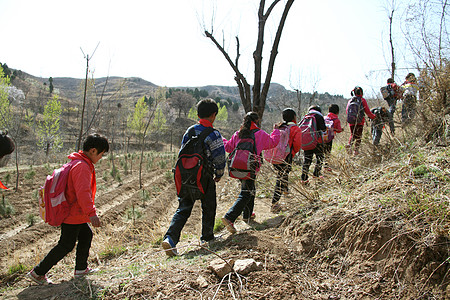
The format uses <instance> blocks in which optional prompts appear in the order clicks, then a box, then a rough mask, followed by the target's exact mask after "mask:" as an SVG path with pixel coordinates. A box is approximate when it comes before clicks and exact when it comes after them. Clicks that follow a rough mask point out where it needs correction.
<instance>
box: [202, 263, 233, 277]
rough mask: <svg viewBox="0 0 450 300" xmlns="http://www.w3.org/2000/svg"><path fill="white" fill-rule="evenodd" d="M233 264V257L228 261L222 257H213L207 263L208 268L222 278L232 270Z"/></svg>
mask: <svg viewBox="0 0 450 300" xmlns="http://www.w3.org/2000/svg"><path fill="white" fill-rule="evenodd" d="M233 265H234V259H230V260H229V261H228V263H226V262H225V261H224V260H223V259H215V260H213V261H211V263H210V264H209V266H208V270H211V271H213V272H214V273H215V274H216V275H217V276H218V277H219V278H222V277H223V276H225V275H227V274H228V273H230V272H231V271H232V270H233Z"/></svg>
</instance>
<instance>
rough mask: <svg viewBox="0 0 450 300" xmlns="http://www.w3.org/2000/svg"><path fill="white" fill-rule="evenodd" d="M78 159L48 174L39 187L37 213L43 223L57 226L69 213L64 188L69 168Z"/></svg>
mask: <svg viewBox="0 0 450 300" xmlns="http://www.w3.org/2000/svg"><path fill="white" fill-rule="evenodd" d="M78 161H81V160H80V159H75V160H72V161H70V162H68V163H66V164H64V165H63V166H62V167H61V168H59V169H55V170H54V171H53V174H52V175H48V176H47V179H46V180H45V183H44V186H42V187H41V188H40V189H39V214H40V216H41V218H42V220H44V222H45V223H48V224H49V225H52V226H59V225H61V224H62V222H63V221H64V219H65V218H66V217H67V216H68V215H69V210H70V206H69V203H67V200H66V195H65V193H64V191H65V190H66V186H67V180H68V178H69V172H70V169H72V166H73V165H75V164H76V163H77V162H78Z"/></svg>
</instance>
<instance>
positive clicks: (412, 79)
mask: <svg viewBox="0 0 450 300" xmlns="http://www.w3.org/2000/svg"><path fill="white" fill-rule="evenodd" d="M402 87H403V88H404V92H403V105H402V123H408V122H409V121H410V120H411V119H412V118H414V116H415V114H416V104H417V91H418V90H419V86H418V85H417V79H416V76H415V75H414V73H409V74H408V75H406V77H405V82H404V83H403V84H402Z"/></svg>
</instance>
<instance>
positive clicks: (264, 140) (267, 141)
mask: <svg viewBox="0 0 450 300" xmlns="http://www.w3.org/2000/svg"><path fill="white" fill-rule="evenodd" d="M222 139H223V144H224V146H225V151H226V152H228V153H231V152H233V150H234V148H236V146H237V144H238V143H239V131H236V132H235V133H234V134H233V136H232V137H231V139H230V140H228V141H227V140H226V139H225V138H224V137H222ZM279 141H280V130H278V129H274V130H273V131H272V133H271V134H270V135H269V134H268V133H267V132H265V131H264V130H262V129H260V130H258V131H257V132H255V144H256V154H257V155H258V156H261V152H262V151H263V150H267V149H271V148H274V147H276V146H277V145H278V142H279ZM257 171H259V168H258V170H257Z"/></svg>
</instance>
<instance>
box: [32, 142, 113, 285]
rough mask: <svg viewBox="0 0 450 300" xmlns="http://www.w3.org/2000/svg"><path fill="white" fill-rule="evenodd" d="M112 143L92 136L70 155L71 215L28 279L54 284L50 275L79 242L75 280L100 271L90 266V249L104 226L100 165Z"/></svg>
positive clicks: (68, 182)
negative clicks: (97, 177) (98, 195)
mask: <svg viewBox="0 0 450 300" xmlns="http://www.w3.org/2000/svg"><path fill="white" fill-rule="evenodd" d="M108 150H109V143H108V140H107V139H106V137H103V136H101V135H99V134H91V135H89V136H88V137H87V138H86V140H85V141H84V142H83V150H80V151H79V152H75V153H72V154H70V155H69V159H71V160H77V161H78V162H77V163H75V164H74V165H73V166H72V168H71V169H70V172H69V177H68V181H67V187H66V190H65V196H66V199H67V202H68V203H69V205H70V211H69V215H68V216H67V217H66V218H65V219H64V221H63V223H62V224H61V236H60V239H59V242H58V244H57V245H56V246H55V247H53V249H52V250H50V252H49V253H48V254H47V256H46V257H45V258H44V259H43V260H42V261H41V262H40V263H39V264H38V265H37V266H36V267H34V269H33V270H31V271H30V272H29V273H28V274H27V277H28V278H29V279H31V280H32V281H34V282H36V283H38V284H41V285H42V284H51V283H52V282H51V281H50V280H49V279H47V276H46V274H47V272H48V271H49V270H50V269H51V268H52V267H53V266H54V265H56V264H57V263H58V262H59V261H60V260H61V259H63V258H64V257H65V256H66V255H67V254H68V253H69V252H71V251H72V249H73V248H74V247H75V244H76V242H77V241H78V245H77V250H76V258H75V272H74V277H75V278H77V277H82V276H84V275H88V274H91V273H94V272H96V271H98V269H91V268H89V267H88V265H87V259H88V256H89V249H90V248H91V242H92V236H93V234H92V230H91V228H90V227H89V224H88V223H89V222H90V223H91V224H92V226H94V227H100V226H101V223H100V219H99V217H98V216H97V212H96V208H95V205H94V199H95V191H96V180H95V168H94V164H96V163H97V162H98V161H99V160H100V159H101V158H102V157H103V155H104V154H105V153H106V152H108Z"/></svg>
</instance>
